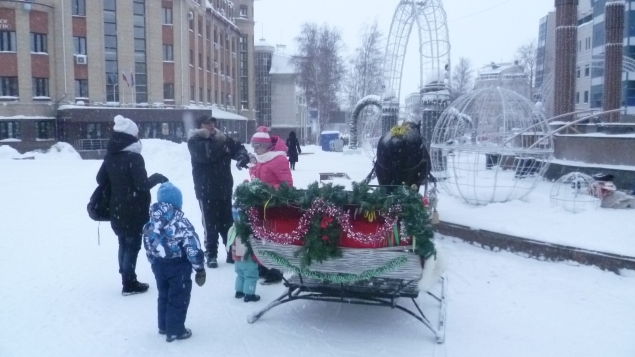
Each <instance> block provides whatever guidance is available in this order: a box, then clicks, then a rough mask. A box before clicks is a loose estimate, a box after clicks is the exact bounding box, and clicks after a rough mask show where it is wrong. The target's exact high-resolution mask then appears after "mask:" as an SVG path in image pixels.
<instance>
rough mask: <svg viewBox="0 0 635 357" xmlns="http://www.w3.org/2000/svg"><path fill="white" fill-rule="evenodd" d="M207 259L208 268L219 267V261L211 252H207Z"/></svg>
mask: <svg viewBox="0 0 635 357" xmlns="http://www.w3.org/2000/svg"><path fill="white" fill-rule="evenodd" d="M205 259H206V260H207V267H208V268H212V269H213V268H218V262H217V261H216V257H215V256H213V255H212V254H211V253H210V252H206V253H205Z"/></svg>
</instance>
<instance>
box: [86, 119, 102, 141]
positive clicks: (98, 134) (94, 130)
mask: <svg viewBox="0 0 635 357" xmlns="http://www.w3.org/2000/svg"><path fill="white" fill-rule="evenodd" d="M84 125H85V126H84V130H85V133H86V139H101V138H102V131H101V124H97V123H87V124H84Z"/></svg>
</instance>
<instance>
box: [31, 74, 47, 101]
mask: <svg viewBox="0 0 635 357" xmlns="http://www.w3.org/2000/svg"><path fill="white" fill-rule="evenodd" d="M33 97H47V98H48V97H49V79H48V78H33Z"/></svg>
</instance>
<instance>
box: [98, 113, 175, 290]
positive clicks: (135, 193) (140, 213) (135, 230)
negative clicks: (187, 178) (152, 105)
mask: <svg viewBox="0 0 635 357" xmlns="http://www.w3.org/2000/svg"><path fill="white" fill-rule="evenodd" d="M113 130H114V132H113V133H112V136H111V137H110V140H109V141H108V147H107V149H106V151H107V153H106V156H105V157H104V162H103V164H102V165H101V167H100V168H99V172H98V173H97V183H98V184H99V185H106V184H107V183H110V191H111V196H110V225H111V227H112V230H113V231H114V232H115V234H116V235H117V238H118V239H119V254H118V260H119V274H121V283H122V285H123V288H122V290H121V294H122V295H124V296H125V295H132V294H138V293H144V292H146V291H148V288H149V285H148V284H145V283H141V282H139V281H138V280H137V274H136V273H135V268H136V266H137V256H138V254H139V250H141V230H142V229H143V225H144V224H146V223H147V222H148V219H149V218H150V215H149V213H148V208H149V207H150V202H151V196H150V189H151V188H153V187H154V186H156V185H158V184H160V183H163V182H166V181H168V179H167V178H166V177H165V176H163V175H161V174H153V175H152V176H150V177H148V174H147V172H146V166H145V161H144V160H143V156H141V143H140V142H139V139H138V138H137V135H138V134H139V128H138V127H137V125H136V124H135V123H134V122H133V121H132V120H130V119H127V118H124V117H122V116H121V115H117V116H116V117H115V126H114V128H113Z"/></svg>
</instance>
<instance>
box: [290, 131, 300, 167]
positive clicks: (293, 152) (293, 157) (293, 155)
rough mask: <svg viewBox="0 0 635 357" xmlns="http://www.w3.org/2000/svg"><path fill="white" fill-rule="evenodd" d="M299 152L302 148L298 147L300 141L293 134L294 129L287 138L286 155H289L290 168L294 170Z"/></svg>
mask: <svg viewBox="0 0 635 357" xmlns="http://www.w3.org/2000/svg"><path fill="white" fill-rule="evenodd" d="M299 154H302V149H301V148H300V143H299V142H298V138H297V137H296V135H295V131H292V132H290V133H289V137H288V138H287V156H288V157H289V165H291V170H295V164H296V162H298V155H299Z"/></svg>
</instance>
